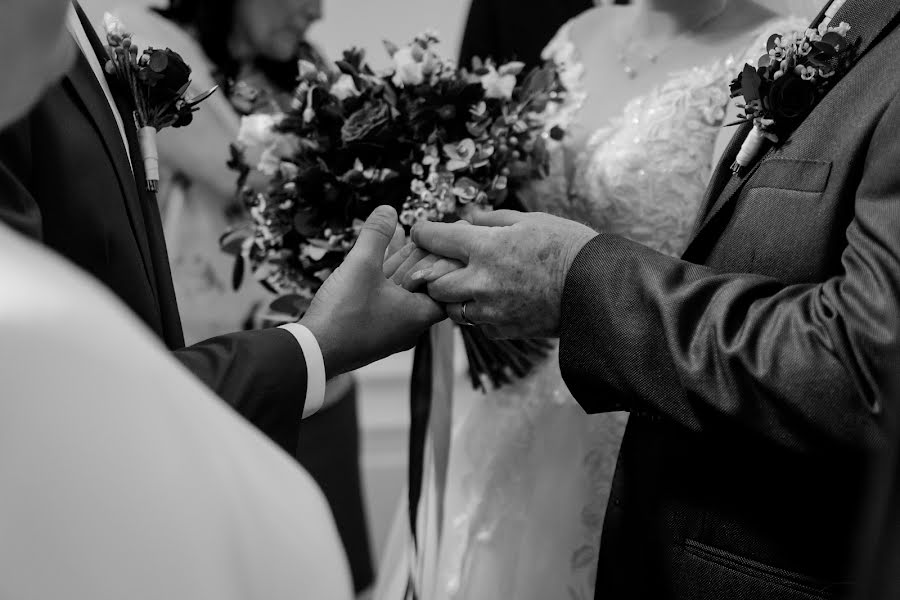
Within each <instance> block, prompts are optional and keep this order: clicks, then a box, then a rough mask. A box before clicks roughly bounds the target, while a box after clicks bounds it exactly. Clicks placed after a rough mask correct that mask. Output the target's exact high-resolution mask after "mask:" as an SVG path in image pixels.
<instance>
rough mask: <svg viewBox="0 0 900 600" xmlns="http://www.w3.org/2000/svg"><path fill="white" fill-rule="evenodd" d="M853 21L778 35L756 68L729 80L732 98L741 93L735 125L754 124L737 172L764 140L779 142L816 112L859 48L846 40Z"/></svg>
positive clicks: (734, 169)
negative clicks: (739, 112) (849, 23)
mask: <svg viewBox="0 0 900 600" xmlns="http://www.w3.org/2000/svg"><path fill="white" fill-rule="evenodd" d="M849 30H850V25H848V24H847V23H841V24H840V25H838V26H836V27H831V26H830V19H826V21H824V22H823V23H822V24H821V25H820V26H819V27H818V28H817V29H807V30H806V31H804V32H792V33H788V34H785V35H782V34H774V35H772V36H771V37H770V38H769V41H768V43H767V45H766V50H767V52H766V54H764V55H763V56H761V57H760V59H759V61H758V62H757V65H756V67H754V66H752V65H749V64H747V65H744V70H743V71H742V72H741V74H740V75H738V77H737V78H736V79H735V80H734V81H733V82H732V83H731V96H732V98H736V97H738V96H741V97H742V98H743V103H742V104H739V105H738V107H739V108H741V109H743V111H744V112H743V114H741V115H740V116H739V118H738V121H736V122H734V123H730V124H729V126H731V125H740V124H743V123H753V129H752V130H751V131H750V133H749V134H748V135H747V138H746V139H745V140H744V143H743V145H742V146H741V148H740V150H739V152H738V154H737V157H736V159H735V162H734V164H733V165H732V167H731V170H732V172H734V173H735V174H736V175H740V174H741V173H743V171H744V169H746V168H747V167H749V166H750V165H752V164H753V163H754V161H756V159H757V158H758V157H759V155H760V153H761V152H762V149H763V147H764V146H765V144H766V142H767V141H768V142H771V143H773V144H778V143H780V142H782V141H783V140H784V139H785V138H786V137H787V136H788V135H790V133H791V131H793V129H794V128H795V127H796V126H797V125H798V124H799V123H800V122H801V121H802V120H803V119H805V118H806V116H807V115H808V114H809V113H810V112H811V111H812V109H813V108H814V107H815V106H816V104H818V103H819V101H820V100H821V99H822V98H823V97H824V96H825V94H826V93H828V90H829V89H831V87H832V86H834V84H835V83H836V82H837V81H838V80H839V79H840V77H841V76H842V75H843V74H844V73H846V71H847V70H848V69H849V68H850V66H851V64H852V62H853V58H854V55H855V50H856V47H855V46H853V45H851V44H849V43H848V42H847V32H848V31H849Z"/></svg>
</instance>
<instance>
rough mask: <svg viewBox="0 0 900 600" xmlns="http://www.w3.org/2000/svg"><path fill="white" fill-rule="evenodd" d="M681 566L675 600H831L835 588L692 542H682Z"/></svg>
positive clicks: (803, 576)
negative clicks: (717, 599) (721, 599)
mask: <svg viewBox="0 0 900 600" xmlns="http://www.w3.org/2000/svg"><path fill="white" fill-rule="evenodd" d="M682 560H683V561H684V564H682V565H680V568H679V567H676V569H678V570H680V571H681V574H680V575H679V576H678V577H677V582H678V583H677V585H678V586H679V589H678V590H677V593H676V595H678V597H684V598H692V599H695V600H701V599H703V600H705V599H707V598H708V599H713V598H766V599H768V600H822V599H829V598H833V597H834V596H835V594H836V593H837V592H838V591H839V590H838V589H837V587H836V586H834V585H832V584H829V583H825V582H821V581H817V580H815V579H812V578H810V577H807V576H805V575H801V574H799V573H794V572H792V571H787V570H785V569H779V568H777V567H772V566H769V565H766V564H764V563H761V562H757V561H755V560H751V559H749V558H745V557H743V556H739V555H737V554H733V553H731V552H726V551H725V550H722V549H720V548H716V547H714V546H710V545H708V544H703V543H701V542H697V541H694V540H691V539H687V540H685V542H684V555H683V559H682Z"/></svg>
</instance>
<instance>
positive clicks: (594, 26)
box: [543, 4, 634, 62]
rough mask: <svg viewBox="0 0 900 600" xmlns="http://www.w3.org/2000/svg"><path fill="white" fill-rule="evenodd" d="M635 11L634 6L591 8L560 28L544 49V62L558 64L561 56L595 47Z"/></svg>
mask: <svg viewBox="0 0 900 600" xmlns="http://www.w3.org/2000/svg"><path fill="white" fill-rule="evenodd" d="M633 10H634V8H633V7H632V6H627V5H626V6H623V5H615V4H613V5H606V6H594V7H592V8H589V9H588V10H586V11H584V12H583V13H581V14H579V15H578V16H576V17H573V18H572V19H570V20H569V21H567V22H566V23H565V24H564V25H563V26H562V27H560V28H559V30H558V31H557V32H556V35H555V36H554V37H553V39H552V40H551V41H550V43H549V44H547V47H546V48H545V49H544V53H543V58H544V60H557V62H558V61H559V58H560V57H561V56H566V55H571V54H572V53H573V52H574V53H578V50H580V49H584V48H587V47H589V46H592V45H595V44H596V43H597V41H598V40H601V39H603V38H604V36H605V34H606V32H609V31H613V30H614V29H615V28H616V25H617V24H618V23H620V22H622V21H623V19H625V18H626V16H625V15H627V14H629V13H630V12H631V11H633Z"/></svg>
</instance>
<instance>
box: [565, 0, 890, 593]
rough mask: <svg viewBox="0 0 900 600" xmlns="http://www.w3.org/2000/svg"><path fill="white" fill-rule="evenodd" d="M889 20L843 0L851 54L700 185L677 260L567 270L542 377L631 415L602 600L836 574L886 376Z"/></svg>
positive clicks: (610, 250) (631, 246) (649, 256)
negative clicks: (800, 110) (553, 373)
mask: <svg viewBox="0 0 900 600" xmlns="http://www.w3.org/2000/svg"><path fill="white" fill-rule="evenodd" d="M898 13H900V6H898V5H897V3H895V2H893V1H891V0H847V3H846V4H845V5H844V8H843V9H842V11H841V13H839V15H838V17H837V18H836V19H835V23H837V22H839V21H841V20H843V21H847V22H849V23H851V25H852V26H853V30H851V38H852V37H854V36H856V37H858V38H859V39H860V40H861V43H862V46H861V47H860V50H861V57H860V59H859V61H858V62H857V63H856V65H855V66H854V67H853V68H852V70H851V71H850V72H849V73H848V74H847V75H846V76H845V77H844V78H843V79H842V80H841V81H839V82H838V83H837V84H836V86H835V87H834V89H832V90H831V92H830V93H829V94H828V95H827V96H826V97H825V98H824V99H823V100H822V101H821V102H820V103H819V105H818V106H817V107H816V108H815V109H814V110H813V112H812V113H811V114H810V115H809V117H808V118H806V119H805V120H804V121H803V123H802V124H801V125H800V126H799V127H798V128H797V129H796V130H795V131H794V132H793V134H792V135H791V136H790V138H789V139H787V140H786V141H785V143H784V144H782V145H780V146H778V147H776V148H772V149H770V150H769V151H768V152H767V153H766V154H765V155H764V156H763V157H762V159H761V160H760V161H758V162H757V164H756V165H755V166H754V167H753V168H752V169H751V170H750V171H749V172H748V173H746V174H745V175H744V176H743V177H740V178H738V177H735V176H733V175H732V174H731V172H730V170H729V168H728V167H729V165H730V164H731V163H732V161H733V160H734V158H735V156H736V154H737V150H738V148H739V146H740V142H741V141H742V139H743V137H745V136H746V134H747V131H748V130H747V128H746V127H744V128H743V130H742V131H741V132H740V133H739V134H738V136H737V137H736V139H735V141H734V142H733V143H732V145H731V147H730V148H729V149H728V151H727V152H726V154H725V156H724V158H723V160H722V163H721V165H720V166H719V168H718V170H717V172H716V173H715V174H714V176H713V180H712V183H711V185H710V188H709V191H708V195H707V198H706V203H705V208H704V210H703V211H702V212H701V218H700V221H699V223H698V226H697V230H696V232H695V235H694V237H693V240H692V242H691V243H690V245H689V247H688V248H687V251H686V252H685V254H684V256H683V257H682V259H680V260H679V259H674V258H670V257H666V256H663V255H661V254H658V253H656V252H653V251H651V250H649V249H648V248H645V247H643V246H640V245H638V244H635V243H632V242H629V241H627V240H624V239H622V238H619V237H616V236H612V235H600V236H598V237H597V238H595V239H594V240H592V241H591V242H590V243H589V244H588V245H587V246H586V247H585V248H584V249H583V250H582V252H581V253H580V255H579V256H578V258H577V259H576V261H575V263H574V265H573V267H572V269H571V271H570V273H569V275H568V279H567V282H566V289H565V294H564V301H563V309H562V310H563V321H562V335H561V337H562V339H561V350H560V361H561V367H562V371H563V375H564V377H565V380H566V382H567V384H568V386H569V388H570V389H571V391H572V392H573V394H574V395H575V397H576V398H577V399H578V400H579V402H580V403H581V404H582V406H584V408H585V409H586V410H587V411H588V412H603V411H611V410H628V411H630V413H631V419H630V422H629V426H628V430H627V432H626V434H625V439H624V441H623V447H622V453H621V455H620V458H619V464H618V467H617V471H616V475H615V478H614V481H613V485H612V492H611V499H610V505H609V507H608V510H607V517H606V523H605V525H604V532H603V539H602V544H601V550H600V559H599V574H598V578H597V597H598V598H656V599H659V598H669V597H675V598H729V597H734V598H756V597H760V598H762V597H765V598H785V599H793V598H818V597H831V596H833V595H837V594H840V593H842V591H843V590H844V589H845V588H846V587H847V585H848V582H849V581H851V580H852V563H853V560H852V558H853V548H854V545H855V544H854V542H855V540H856V535H855V534H856V529H857V525H858V524H857V521H856V519H857V517H858V515H859V513H860V509H861V502H862V497H863V495H864V490H865V481H866V475H867V473H866V467H867V465H868V464H869V463H868V461H869V458H870V457H871V456H873V454H875V453H878V452H881V451H882V449H883V448H884V446H885V442H886V439H887V438H888V437H889V436H888V435H887V433H886V417H885V415H886V413H888V412H889V411H894V410H896V408H897V407H896V405H895V403H894V402H892V401H891V399H890V398H889V397H888V396H887V394H886V392H885V381H886V379H887V377H888V375H890V374H892V373H896V370H897V368H898V367H897V365H900V352H898V348H900V233H898V232H900V169H898V164H900V136H898V132H900V72H898V71H897V69H891V68H888V67H887V65H890V64H892V63H893V62H894V61H895V59H896V56H898V55H900V31H898V30H897V20H898Z"/></svg>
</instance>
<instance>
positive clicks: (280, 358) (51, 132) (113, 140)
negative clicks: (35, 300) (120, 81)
mask: <svg viewBox="0 0 900 600" xmlns="http://www.w3.org/2000/svg"><path fill="white" fill-rule="evenodd" d="M79 16H80V17H81V20H82V23H83V25H84V28H85V30H86V31H87V34H88V36H89V37H90V38H91V41H92V44H93V45H94V47H95V51H96V52H97V53H98V55H99V56H103V55H104V54H103V53H104V50H103V48H102V46H101V43H100V40H99V39H98V38H97V36H96V35H95V33H94V29H93V27H92V26H91V25H90V23H89V22H88V21H87V18H86V17H85V16H84V13H83V12H81V11H80V9H79ZM111 87H112V89H113V93H114V95H115V96H116V103H117V105H118V107H119V108H120V113H121V114H122V116H123V121H124V122H125V129H126V134H127V137H128V142H129V146H130V151H131V156H132V157H133V160H132V164H130V165H129V161H128V154H127V153H126V151H125V147H124V144H123V143H122V138H121V134H120V133H119V129H118V126H117V125H116V121H115V119H114V116H113V114H112V111H111V110H110V108H109V104H108V102H107V99H106V96H105V95H104V93H103V90H102V88H101V87H100V85H99V83H98V82H97V80H96V77H95V75H94V73H93V71H92V70H91V67H90V63H88V61H87V59H86V58H85V57H84V56H82V55H80V54H79V57H78V61H77V63H76V64H75V66H74V67H73V68H72V70H71V71H70V72H69V73H68V74H67V75H66V76H65V78H64V79H63V81H62V82H60V83H59V84H57V85H54V86H53V87H52V88H50V90H49V91H48V92H47V93H46V95H45V96H44V97H43V99H42V100H41V101H40V102H39V103H38V104H37V106H35V107H34V109H33V110H32V111H31V112H30V113H29V114H28V115H26V116H25V117H24V118H22V119H21V120H20V121H19V122H17V123H15V124H13V125H12V126H10V127H9V128H7V129H6V130H5V131H3V132H2V133H0V219H2V220H4V221H5V222H7V223H8V224H10V225H12V226H13V227H14V228H15V229H18V230H19V231H20V232H23V233H25V234H26V235H29V236H31V237H33V238H35V239H38V240H42V241H43V242H44V243H45V244H46V245H48V246H50V247H51V248H53V249H54V250H56V251H57V252H59V253H60V254H62V255H63V256H65V257H67V258H68V259H69V260H71V261H72V262H74V263H75V264H77V265H78V266H80V267H82V268H83V269H84V270H86V271H88V272H89V273H91V274H92V275H94V276H95V277H96V278H97V279H99V280H100V281H101V282H103V283H104V284H106V285H107V286H108V287H109V288H110V289H111V290H112V291H113V292H115V293H116V294H117V295H118V296H119V297H120V298H121V299H122V300H123V301H124V302H125V304H127V305H128V306H129V307H130V308H131V310H133V311H134V313H135V314H136V315H137V316H138V317H139V318H140V319H141V320H142V321H143V322H144V323H145V324H146V325H147V327H149V328H150V329H151V330H152V331H153V332H154V333H155V334H156V335H158V336H159V337H160V338H161V339H162V340H163V341H164V342H165V344H166V345H167V346H168V347H169V348H170V349H171V350H172V351H173V352H174V354H175V357H176V358H178V360H180V361H181V362H182V363H183V364H184V365H185V366H186V367H188V368H189V369H190V370H191V371H192V372H193V373H194V374H195V375H196V376H197V377H198V378H200V379H201V380H202V381H203V382H205V383H206V384H207V385H208V386H209V387H210V388H212V390H213V391H215V392H216V393H217V394H218V395H219V396H221V397H222V398H223V399H224V400H225V401H226V402H228V403H229V404H231V405H232V406H233V407H234V408H235V409H236V410H237V411H238V412H240V413H241V414H242V415H244V416H245V417H247V418H248V419H249V420H250V421H252V422H253V423H254V424H255V425H257V426H258V427H259V428H260V429H261V430H262V431H263V432H265V433H266V434H267V435H269V436H270V437H271V438H272V439H273V440H275V441H276V442H277V443H278V444H280V445H281V446H283V447H284V448H286V449H288V450H289V451H293V449H294V447H295V445H296V443H297V432H298V428H299V424H300V420H301V417H302V413H303V404H304V399H305V393H306V363H305V360H304V358H303V354H302V351H301V350H300V346H299V344H297V341H296V340H295V339H294V338H293V336H292V335H291V334H290V333H289V332H287V331H284V330H280V329H269V330H263V331H251V332H243V333H236V334H233V335H227V336H222V337H218V338H214V339H212V340H209V341H206V342H203V343H200V344H197V345H194V346H190V347H187V348H185V347H184V337H183V334H182V330H181V321H180V319H179V316H178V306H177V304H176V300H175V293H174V290H173V284H172V276H171V272H170V270H169V262H168V256H167V253H166V246H165V240H164V238H163V231H162V225H161V222H160V216H159V209H158V207H157V204H156V197H155V195H154V194H152V193H150V192H147V191H146V187H145V185H144V177H145V176H144V170H143V161H142V160H141V159H140V156H141V154H140V148H139V144H138V142H137V133H136V130H135V126H134V122H133V119H131V118H130V115H131V114H132V109H131V108H130V106H131V102H130V99H129V98H128V97H127V96H126V95H124V94H122V93H121V90H119V89H118V86H117V85H116V84H115V83H112V84H111ZM162 135H165V133H163V134H162ZM132 168H133V173H132ZM138 182H140V183H138ZM96 335H97V337H96V343H103V342H104V339H103V331H97V334H96ZM93 342H94V340H88V341H87V343H93Z"/></svg>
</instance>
